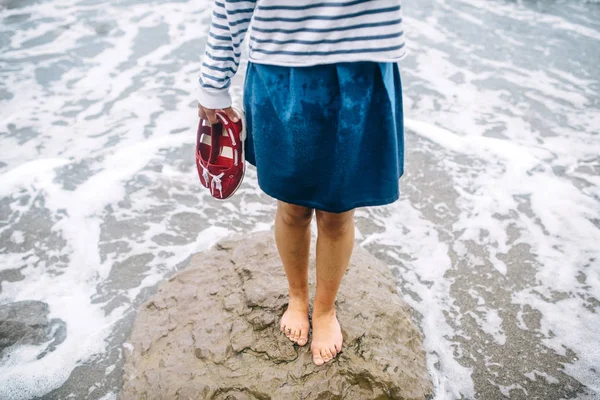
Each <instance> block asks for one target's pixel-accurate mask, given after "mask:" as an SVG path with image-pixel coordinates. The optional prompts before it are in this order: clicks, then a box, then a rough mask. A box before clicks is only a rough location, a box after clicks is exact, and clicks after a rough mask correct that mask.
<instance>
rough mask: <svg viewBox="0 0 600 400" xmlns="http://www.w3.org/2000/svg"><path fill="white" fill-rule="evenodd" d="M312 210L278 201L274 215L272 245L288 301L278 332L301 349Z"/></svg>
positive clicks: (305, 338) (305, 330)
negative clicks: (279, 263) (280, 266)
mask: <svg viewBox="0 0 600 400" xmlns="http://www.w3.org/2000/svg"><path fill="white" fill-rule="evenodd" d="M312 214H313V209H311V208H307V207H302V206H296V205H293V204H288V203H284V202H282V201H279V202H278V203H277V215H276V216H275V242H276V243H277V249H278V251H279V256H280V257H281V261H282V262H283V267H284V269H285V274H286V276H287V279H288V287H289V295H290V301H289V304H288V308H287V310H286V311H285V313H284V314H283V317H281V323H280V329H281V331H282V332H284V333H285V335H286V336H287V337H288V338H289V339H290V340H292V341H293V342H296V343H298V344H299V345H300V346H304V345H305V344H306V342H307V341H308V331H309V329H310V325H309V321H308V257H309V253H310V222H311V220H312Z"/></svg>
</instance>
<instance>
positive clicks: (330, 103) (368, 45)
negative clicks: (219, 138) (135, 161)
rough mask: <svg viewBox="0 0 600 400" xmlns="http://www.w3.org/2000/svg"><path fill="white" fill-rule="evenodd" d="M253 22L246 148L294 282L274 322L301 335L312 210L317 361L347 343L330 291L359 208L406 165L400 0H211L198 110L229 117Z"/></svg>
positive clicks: (384, 193) (386, 191)
mask: <svg viewBox="0 0 600 400" xmlns="http://www.w3.org/2000/svg"><path fill="white" fill-rule="evenodd" d="M247 31H249V32H250V34H249V39H250V40H249V44H250V52H249V64H248V69H247V73H246V83H245V88H244V108H245V112H246V124H247V126H246V127H247V133H248V137H247V140H246V159H247V160H248V162H249V163H250V164H252V165H254V166H256V169H257V174H258V184H259V186H260V187H261V189H262V190H263V191H264V192H265V193H266V194H268V195H270V196H272V197H273V198H275V199H277V200H278V207H277V213H276V216H275V240H276V243H277V248H278V251H279V255H280V257H281V260H282V262H283V266H284V269H285V272H286V276H287V279H288V284H289V303H288V308H287V310H286V312H285V314H284V315H283V317H282V319H281V322H280V328H281V330H282V332H284V333H285V335H286V336H287V337H288V338H289V339H290V340H292V341H294V342H295V343H297V344H299V345H300V346H303V345H305V344H306V343H307V341H308V332H309V328H310V326H309V318H308V310H309V307H308V305H309V299H308V260H309V246H310V237H311V233H310V226H311V220H312V216H313V212H314V214H315V216H316V220H317V227H318V236H317V250H316V251H317V254H316V265H317V287H316V295H315V298H314V301H313V313H312V329H313V334H312V343H311V351H312V355H313V361H314V363H315V364H317V365H321V364H323V363H324V362H327V361H330V360H331V359H333V358H334V357H335V356H336V354H338V353H339V352H340V350H341V348H342V341H343V338H342V332H341V329H340V325H339V322H338V320H337V318H336V313H335V308H334V301H335V298H336V295H337V292H338V289H339V286H340V283H341V280H342V277H343V275H344V272H345V270H346V268H347V266H348V262H349V260H350V255H351V253H352V248H353V245H354V209H355V208H357V207H365V206H377V205H383V204H389V203H392V202H394V201H395V200H397V199H398V197H399V189H398V180H399V179H400V176H401V175H402V173H403V159H404V136H403V116H402V94H401V86H400V74H399V71H398V65H397V64H396V62H397V61H398V60H399V59H400V58H402V57H403V55H404V36H403V31H402V12H401V5H400V0H304V1H300V0H216V1H215V7H214V12H213V17H212V25H211V28H210V33H209V38H208V44H207V46H206V52H205V54H204V58H203V62H202V71H201V76H200V86H199V90H198V103H199V105H198V109H199V114H200V115H201V116H205V117H206V118H208V119H209V120H211V122H215V111H216V110H223V111H224V112H225V113H226V114H227V115H229V116H230V118H232V119H233V120H237V117H236V115H235V113H234V112H233V110H232V109H231V97H230V96H229V93H228V88H229V86H230V83H231V78H232V77H233V75H234V74H235V73H236V70H237V67H238V65H239V62H240V55H241V45H242V41H243V40H244V37H245V36H246V32H247Z"/></svg>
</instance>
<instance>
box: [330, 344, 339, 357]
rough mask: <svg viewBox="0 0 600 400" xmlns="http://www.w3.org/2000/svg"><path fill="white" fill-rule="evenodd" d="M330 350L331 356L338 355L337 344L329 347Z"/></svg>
mask: <svg viewBox="0 0 600 400" xmlns="http://www.w3.org/2000/svg"><path fill="white" fill-rule="evenodd" d="M329 352H330V353H331V357H335V356H336V355H337V353H338V352H337V350H336V348H335V346H331V347H330V348H329Z"/></svg>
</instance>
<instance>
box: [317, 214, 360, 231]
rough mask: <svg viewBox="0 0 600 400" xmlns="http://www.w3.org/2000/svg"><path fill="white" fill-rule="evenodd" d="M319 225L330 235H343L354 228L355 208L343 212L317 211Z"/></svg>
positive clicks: (320, 228)
mask: <svg viewBox="0 0 600 400" xmlns="http://www.w3.org/2000/svg"><path fill="white" fill-rule="evenodd" d="M316 217H317V227H318V229H319V231H320V232H323V233H325V234H329V235H341V234H344V233H347V232H348V231H349V230H354V210H351V211H347V212H343V213H339V214H338V213H330V212H325V211H319V210H317V211H316Z"/></svg>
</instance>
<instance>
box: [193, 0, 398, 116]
mask: <svg viewBox="0 0 600 400" xmlns="http://www.w3.org/2000/svg"><path fill="white" fill-rule="evenodd" d="M247 32H248V36H249V56H248V59H249V60H250V61H251V62H254V63H258V64H271V65H282V66H310V65H317V64H331V63H338V62H354V61H377V62H394V61H398V60H399V59H401V58H402V57H403V56H404V35H403V25H402V9H401V4H400V0H215V3H214V8H213V15H212V24H211V27H210V31H209V37H208V42H207V45H206V50H205V53H204V57H203V60H202V67H201V74H200V86H199V90H198V101H199V102H200V104H202V105H203V106H204V107H207V108H216V109H219V108H226V107H229V106H230V105H231V97H230V96H229V91H228V88H229V85H230V84H231V78H232V77H233V75H235V73H236V71H237V68H238V65H239V63H240V57H241V53H242V42H243V41H244V37H245V36H246V33H247Z"/></svg>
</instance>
